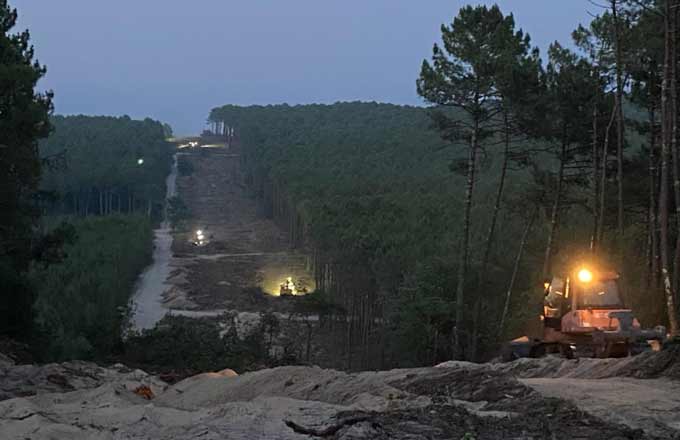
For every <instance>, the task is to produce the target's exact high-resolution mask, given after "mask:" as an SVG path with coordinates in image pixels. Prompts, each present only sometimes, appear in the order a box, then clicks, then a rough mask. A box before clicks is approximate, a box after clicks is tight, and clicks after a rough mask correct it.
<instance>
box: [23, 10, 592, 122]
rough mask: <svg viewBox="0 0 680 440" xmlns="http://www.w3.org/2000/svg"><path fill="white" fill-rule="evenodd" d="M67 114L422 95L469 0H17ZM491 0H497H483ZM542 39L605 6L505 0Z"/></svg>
mask: <svg viewBox="0 0 680 440" xmlns="http://www.w3.org/2000/svg"><path fill="white" fill-rule="evenodd" d="M10 3H11V5H12V6H13V7H16V8H17V9H18V10H19V14H20V23H19V27H18V28H17V30H21V29H24V28H27V27H28V28H29V29H30V31H31V34H32V37H33V40H32V41H33V43H34V45H35V46H36V52H37V55H38V59H39V60H40V61H41V62H42V63H44V64H46V65H47V67H48V75H47V78H46V80H44V81H43V82H42V83H41V87H42V88H51V89H53V90H54V92H55V94H56V99H55V102H56V112H57V113H60V114H78V113H82V114H92V115H95V114H96V115H102V114H105V115H123V114H128V115H130V116H131V117H135V118H143V117H146V116H149V117H152V118H154V119H159V120H161V121H163V122H168V123H169V124H171V125H172V127H173V128H174V130H175V133H179V134H192V133H198V132H200V131H201V130H202V129H203V128H204V126H205V119H206V117H207V115H208V112H209V111H210V109H211V108H213V107H215V106H218V105H223V104H241V105H247V104H276V103H282V102H287V103H290V104H297V103H313V102H319V103H332V102H335V101H352V100H362V101H373V100H374V101H381V102H391V103H396V104H421V103H422V101H421V100H420V99H419V98H418V96H417V94H416V91H415V80H416V78H417V76H418V72H419V68H420V64H421V62H422V60H423V59H424V58H427V57H429V55H430V53H431V48H432V44H433V43H434V42H435V41H439V27H440V25H441V24H442V23H444V22H446V23H450V22H451V20H452V18H453V17H454V16H455V15H456V13H457V12H458V9H459V8H460V7H461V6H463V5H465V4H477V3H479V2H468V1H463V0H420V1H416V0H342V1H338V0H336V1H330V0H327V1H320V0H288V1H282V0H250V1H245V0H241V1H233V0H231V1H230V0H194V1H186V0H117V1H104V0H59V1H46V0H14V1H11V0H10ZM485 3H487V4H492V3H494V2H485ZM496 3H498V4H499V5H500V7H501V9H502V10H503V12H505V13H510V12H512V13H513V14H514V15H515V20H516V22H517V25H518V27H521V28H522V29H524V30H525V31H526V32H528V33H529V34H530V35H531V36H532V39H533V41H534V44H535V45H538V46H539V47H540V48H541V49H542V50H545V48H546V47H547V46H548V44H550V42H552V41H554V40H559V41H561V42H563V43H569V41H570V33H571V31H572V30H573V29H574V28H575V27H576V26H577V25H578V24H579V23H587V22H588V21H589V20H590V18H591V17H590V15H589V12H590V13H599V12H600V11H598V8H597V7H596V6H594V5H593V4H591V3H590V2H589V1H588V0H567V1H565V0H500V1H498V2H496Z"/></svg>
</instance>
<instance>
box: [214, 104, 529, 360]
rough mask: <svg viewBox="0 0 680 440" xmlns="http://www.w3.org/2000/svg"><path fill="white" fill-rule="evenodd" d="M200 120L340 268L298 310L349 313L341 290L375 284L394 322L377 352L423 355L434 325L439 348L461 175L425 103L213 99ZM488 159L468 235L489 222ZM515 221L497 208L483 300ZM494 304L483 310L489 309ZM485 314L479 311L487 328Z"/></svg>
mask: <svg viewBox="0 0 680 440" xmlns="http://www.w3.org/2000/svg"><path fill="white" fill-rule="evenodd" d="M211 118H213V119H215V120H224V121H225V122H226V123H227V124H228V125H230V126H234V127H236V130H237V133H238V135H239V138H240V140H241V144H242V150H243V152H242V155H243V157H244V164H245V169H246V171H247V173H248V176H247V177H248V178H249V179H250V181H251V188H252V189H253V190H254V192H255V195H256V196H257V197H258V198H259V200H260V201H261V202H263V205H264V207H265V211H267V205H268V204H271V203H272V201H271V197H272V196H271V192H272V190H271V187H276V188H279V189H280V190H279V194H281V193H285V195H286V197H287V200H288V202H287V203H289V204H290V206H291V207H293V209H294V211H295V212H297V214H298V215H299V216H300V217H301V222H302V223H303V224H305V225H306V235H305V240H304V244H305V245H306V246H309V247H311V248H314V249H315V250H316V255H321V256H323V257H325V258H328V259H331V261H333V262H334V263H335V264H336V266H335V267H343V269H342V271H343V272H348V273H347V274H346V275H347V279H348V281H347V282H343V283H342V285H339V286H325V287H323V286H321V289H322V290H323V298H320V299H319V300H318V301H314V302H315V303H314V304H301V305H300V307H301V309H302V310H300V312H301V313H305V310H308V309H309V310H312V309H314V308H318V309H321V310H323V311H325V312H326V313H329V314H330V313H334V314H340V313H342V310H343V309H344V310H345V311H346V312H348V313H349V312H350V311H349V309H347V307H345V304H343V298H344V297H346V296H351V295H355V294H359V293H360V292H365V291H370V292H380V297H379V298H380V299H379V301H381V302H384V304H385V313H386V315H384V316H381V317H380V319H383V318H384V319H386V321H389V322H390V323H391V322H394V323H397V322H398V323H399V324H394V325H392V324H390V326H389V328H388V330H389V332H390V334H388V335H387V336H386V338H387V339H388V340H389V341H388V342H389V347H388V348H389V351H390V352H389V353H386V356H387V357H389V358H390V359H393V360H394V362H395V365H407V364H408V365H413V364H423V363H431V362H432V355H433V351H432V347H434V345H435V342H434V341H435V333H436V332H437V331H438V332H439V335H438V336H437V340H438V344H439V346H438V348H437V349H436V350H435V352H436V353H435V356H436V358H437V360H441V359H446V357H447V356H450V350H449V348H450V343H449V341H450V332H451V329H452V318H453V316H452V315H451V310H453V307H454V306H455V299H454V296H453V289H452V288H451V286H452V283H453V279H455V277H454V276H453V274H452V265H453V264H454V262H455V260H456V258H455V255H456V252H457V250H458V242H457V237H458V236H459V232H460V222H459V218H460V214H459V212H460V208H461V194H460V190H459V188H460V187H461V185H462V184H463V183H464V180H463V178H462V177H461V176H459V175H455V174H452V173H451V172H450V171H449V169H448V164H449V163H450V162H451V160H452V158H456V157H459V156H458V155H459V154H460V153H459V152H458V149H454V148H450V144H448V143H445V142H443V141H442V140H441V138H440V137H439V135H438V133H437V132H436V131H433V130H431V121H430V118H429V115H428V112H427V110H426V109H423V108H417V107H402V106H395V105H388V104H375V103H338V104H334V105H331V106H325V105H306V106H287V105H280V106H267V107H258V106H253V107H245V108H244V107H236V106H225V107H221V108H217V109H214V110H213V112H212V114H211ZM263 127H266V130H265V129H263ZM499 165H500V164H499V161H498V156H497V155H496V154H495V153H494V151H493V150H489V154H488V155H486V156H485V157H484V158H483V160H480V172H479V179H478V188H477V189H478V193H477V195H476V197H475V206H474V207H473V216H474V218H475V219H476V221H475V222H474V224H473V225H472V229H471V235H472V237H474V239H475V240H481V237H483V236H484V235H485V233H486V231H487V230H488V224H489V217H488V215H487V213H488V212H490V210H491V208H492V207H493V195H494V194H495V192H496V188H497V187H496V185H497V182H498V177H497V176H498V169H499V168H498V167H499ZM526 181H527V175H526V173H524V172H518V173H513V176H512V182H511V183H509V184H508V186H509V188H510V190H515V191H516V190H518V189H519V188H520V187H521V186H522V185H525V184H526ZM270 209H271V208H270ZM270 212H271V211H270ZM519 220H520V221H517V218H516V217H515V216H513V215H511V214H510V213H509V212H508V213H506V214H504V215H503V217H502V219H501V221H499V226H498V231H497V233H498V236H499V237H504V239H503V240H504V241H507V242H509V244H508V246H509V248H505V249H504V248H501V247H498V248H496V249H494V252H493V253H492V267H493V275H494V283H491V285H490V286H489V287H488V289H489V290H492V291H491V293H490V295H489V298H490V299H489V301H490V302H492V303H493V302H494V301H496V302H499V301H501V299H502V298H503V297H504V292H505V291H506V289H507V282H508V280H509V276H510V270H511V268H512V265H513V257H514V252H515V241H513V240H512V237H517V236H518V235H520V234H521V231H522V228H523V225H524V221H523V219H521V218H520V219H519ZM480 259H481V250H480V249H473V250H472V253H471V259H470V262H471V267H473V268H475V267H478V265H479V264H480V263H479V261H480ZM442 262H446V264H444V263H442ZM523 267H524V266H523ZM426 268H429V269H426ZM354 270H360V271H363V270H368V271H369V273H370V275H367V276H363V275H360V273H354V272H353V271H354ZM421 277H422V278H423V279H420V278H421ZM529 278H530V277H527V276H523V277H521V280H519V282H518V285H519V288H520V289H521V288H526V287H528V286H527V285H526V283H527V282H529V280H528V279H529ZM359 280H365V281H359ZM361 283H365V284H361ZM371 283H374V284H371ZM317 285H318V284H317ZM432 285H436V286H438V287H437V289H435V288H434V287H431V286H432ZM471 287H474V286H473V285H472V284H471ZM403 288H414V289H416V291H415V292H413V291H408V290H405V289H403ZM406 292H412V293H413V297H414V298H415V301H416V302H411V300H410V299H409V298H410V297H409V296H407V294H406ZM473 293H474V292H473ZM472 299H474V296H473V295H470V300H472ZM310 301H311V298H310ZM331 304H332V307H331V306H330V305H331ZM490 307H491V306H490ZM494 307H495V308H494V309H493V310H490V311H489V313H495V312H496V311H497V310H498V306H497V305H494ZM423 322H431V326H430V329H429V330H428V331H427V332H423V331H422V329H420V328H419V326H420V325H422V323H423ZM493 324H494V323H493V322H492V321H491V320H487V321H485V325H486V326H488V327H489V330H488V331H493V332H494V337H495V336H496V333H497V330H496V329H495V326H494V325H493ZM492 327H493V328H492ZM489 339H491V338H489ZM407 349H408V350H409V352H406V350H407Z"/></svg>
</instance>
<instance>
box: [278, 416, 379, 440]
mask: <svg viewBox="0 0 680 440" xmlns="http://www.w3.org/2000/svg"><path fill="white" fill-rule="evenodd" d="M370 418H371V417H370V416H356V417H347V418H345V419H341V420H340V421H338V423H336V424H334V425H331V426H328V427H326V428H323V429H315V428H307V427H305V426H302V425H298V424H297V423H295V422H293V421H292V420H284V422H285V424H286V426H288V427H289V428H290V429H292V430H293V431H295V432H297V433H298V434H306V435H312V436H315V437H330V436H331V435H333V434H335V433H336V432H338V431H340V430H341V429H342V428H344V427H345V426H352V425H355V424H357V423H361V422H365V421H366V420H368V419H370Z"/></svg>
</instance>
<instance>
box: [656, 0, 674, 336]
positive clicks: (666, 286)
mask: <svg viewBox="0 0 680 440" xmlns="http://www.w3.org/2000/svg"><path fill="white" fill-rule="evenodd" d="M676 3H677V1H675V0H666V2H665V14H664V30H665V54H664V73H663V82H662V84H661V111H662V117H661V120H662V136H661V184H660V185H661V186H660V189H659V230H660V243H659V247H660V254H661V276H662V281H663V290H664V298H665V301H666V311H667V313H668V323H669V324H670V332H671V334H672V335H677V334H678V330H679V327H678V317H677V309H676V305H675V292H674V291H673V284H672V281H671V273H670V269H671V268H670V255H669V253H670V250H669V245H670V243H669V241H670V236H669V230H668V226H669V225H668V223H669V220H668V202H669V200H668V199H669V194H668V186H669V177H670V176H669V174H670V173H669V167H670V164H669V159H670V154H671V152H670V142H671V135H672V126H673V118H674V117H675V115H673V114H672V112H671V104H670V102H669V99H668V98H669V96H668V94H669V87H670V81H671V77H670V76H671V72H672V69H671V64H672V63H673V62H675V60H673V59H672V54H673V52H674V51H673V50H672V47H671V46H672V45H673V44H674V36H675V17H674V14H671V11H672V10H675V4H676Z"/></svg>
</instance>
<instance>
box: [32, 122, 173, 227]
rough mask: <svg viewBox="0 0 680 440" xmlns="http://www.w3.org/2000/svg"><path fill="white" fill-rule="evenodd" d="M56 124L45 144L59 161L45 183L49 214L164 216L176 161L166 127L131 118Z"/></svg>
mask: <svg viewBox="0 0 680 440" xmlns="http://www.w3.org/2000/svg"><path fill="white" fill-rule="evenodd" d="M51 123H52V126H53V127H54V130H53V132H52V134H51V135H50V136H49V137H48V138H47V139H46V140H45V141H44V142H42V143H41V145H40V152H41V154H42V155H43V156H44V157H51V158H54V160H55V166H54V167H53V169H48V170H47V171H46V172H45V173H44V175H43V177H42V181H41V190H42V191H43V192H42V193H41V194H42V195H44V196H45V198H46V199H47V201H46V202H45V205H46V207H47V208H48V210H47V213H50V214H55V213H59V214H69V215H80V216H87V215H91V214H96V215H106V214H110V213H114V212H115V213H120V212H125V213H132V212H145V213H147V215H149V216H150V215H151V214H155V215H157V214H159V213H160V212H161V209H162V207H163V200H164V199H165V177H166V176H167V175H168V173H169V170H170V165H171V163H172V148H171V146H170V144H168V143H167V142H166V136H167V135H168V134H169V133H168V130H167V127H166V126H164V125H163V124H161V123H160V122H158V121H154V120H151V119H145V120H143V121H137V120H133V119H130V118H129V117H127V116H123V117H120V118H116V117H106V116H101V117H91V116H66V117H65V116H55V117H54V118H52V120H51ZM50 196H51V197H50Z"/></svg>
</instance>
